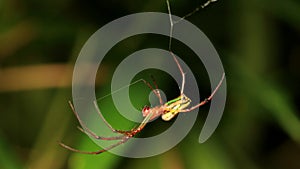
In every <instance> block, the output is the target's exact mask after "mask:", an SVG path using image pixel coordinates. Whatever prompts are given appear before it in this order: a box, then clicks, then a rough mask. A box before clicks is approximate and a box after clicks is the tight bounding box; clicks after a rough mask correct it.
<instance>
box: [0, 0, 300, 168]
mask: <svg viewBox="0 0 300 169" xmlns="http://www.w3.org/2000/svg"><path fill="white" fill-rule="evenodd" d="M204 2H205V1H199V0H197V1H191V0H189V1H185V0H174V1H171V2H170V3H171V8H172V13H173V14H174V15H177V16H184V15H185V14H187V13H189V12H191V11H193V10H194V9H195V8H196V7H197V6H199V5H201V4H203V3H204ZM150 11H153V12H167V6H166V3H165V1H164V0H144V1H134V0H124V1H116V0H114V1H96V0H89V1H79V0H75V1H72V0H45V1H37V0H27V1H21V0H2V1H1V2H0V112H1V113H0V168H1V169H21V168H30V169H40V168H43V169H61V168H72V169H80V168H101V169H102V168H106V169H109V168H130V169H133V168H143V169H147V168H149V169H150V168H151V169H153V168H164V169H168V168H172V169H183V168H195V169H199V168H203V169H208V168H209V169H233V168H245V169H262V168H264V169H265V168H270V169H271V168H272V169H281V168H289V169H299V168H300V162H299V159H300V146H299V145H300V120H299V119H300V113H299V109H300V106H299V100H300V90H299V89H298V87H299V81H300V80H299V79H300V69H299V63H300V34H299V32H300V24H299V23H300V12H299V11H300V2H299V1H297V0H285V1H281V0H272V1H271V0H262V1H260V0H229V1H224V0H220V1H218V2H217V3H214V4H212V5H210V6H209V7H207V8H205V9H203V10H200V11H199V12H197V13H195V14H194V15H192V16H191V17H188V18H187V20H189V21H190V22H192V23H193V24H195V25H197V26H198V27H199V28H200V29H201V30H202V31H203V32H204V33H205V34H206V35H207V36H208V38H209V39H210V40H211V41H212V43H213V44H214V46H215V48H216V49H217V51H218V52H219V55H220V58H221V60H222V62H223V65H224V69H225V72H226V79H227V92H228V95H227V103H226V107H225V112H224V115H223V118H222V120H221V123H220V124H219V127H218V128H217V130H216V132H215V133H214V135H213V136H212V137H211V138H210V139H209V140H208V141H207V142H205V143H204V144H199V143H198V136H199V133H200V130H201V126H202V125H203V122H204V120H205V117H206V114H207V110H208V107H209V106H206V107H203V108H202V109H200V112H199V119H197V122H196V124H195V125H194V128H193V129H192V131H191V132H190V133H189V135H188V136H187V137H186V138H185V139H184V140H183V141H182V142H181V143H180V144H178V145H177V146H176V147H174V148H173V149H171V150H170V151H168V152H166V153H163V154H161V155H158V156H155V157H150V158H144V159H130V158H123V157H118V156H115V155H113V154H110V153H105V154H101V155H98V156H94V155H82V154H77V153H73V152H70V151H67V150H65V149H63V148H61V147H59V146H58V144H57V141H60V140H63V141H64V142H65V143H67V144H69V145H72V146H74V147H77V148H80V149H82V150H97V149H99V147H97V146H96V145H95V144H94V143H93V142H92V141H91V140H90V139H89V138H88V137H87V136H86V135H84V134H83V133H80V132H79V131H78V130H77V129H76V126H77V125H78V122H77V120H76V119H75V117H74V116H73V114H72V111H71V109H70V108H69V105H68V100H71V98H72V96H71V84H72V81H71V78H72V70H73V65H74V64H75V60H76V58H77V56H78V54H79V52H80V49H81V48H82V46H83V45H84V43H85V42H86V41H87V39H88V38H89V37H90V36H91V35H92V34H93V33H94V32H95V31H96V30H98V29H99V28H101V27H102V26H103V25H105V24H107V23H109V22H110V21H112V20H114V19H117V18H119V17H122V16H124V15H128V14H133V13H137V12H150ZM167 45H168V38H167V37H161V36H155V35H153V36H151V35H141V36H137V37H132V38H129V39H126V40H124V41H122V43H120V44H118V45H117V46H116V47H115V48H114V49H113V50H112V51H111V52H110V53H109V54H108V56H107V57H105V59H104V61H103V63H102V67H103V70H99V73H98V76H97V77H98V81H97V87H98V88H97V94H98V95H97V96H98V97H101V96H103V95H104V94H107V93H108V92H109V91H110V88H109V85H110V81H111V76H112V74H113V71H114V69H115V68H116V66H117V65H118V64H119V63H120V62H121V61H122V59H124V58H126V56H128V55H129V54H130V53H132V52H133V51H136V50H139V49H143V48H145V47H160V48H164V49H166V48H167ZM173 49H174V52H176V54H177V55H178V56H180V57H181V58H182V59H183V60H184V61H185V62H186V63H187V64H188V65H189V66H190V67H191V69H192V70H193V72H194V73H195V72H196V73H195V74H196V78H197V80H198V83H199V86H200V87H201V89H200V91H201V94H202V93H203V94H206V95H209V92H210V84H209V79H208V75H207V73H206V71H205V68H204V67H203V66H202V67H201V66H199V64H201V62H200V61H199V60H197V57H196V56H193V53H192V52H190V51H189V49H187V47H186V46H184V45H183V44H180V43H179V42H176V41H174V45H173ZM149 74H151V75H153V76H154V77H155V79H156V81H157V83H158V84H159V86H160V88H162V89H164V90H165V93H166V95H167V96H168V99H172V98H174V97H176V96H178V95H179V89H178V87H177V86H176V84H175V83H174V80H172V79H171V77H170V76H168V75H167V74H164V73H161V72H160V71H158V70H148V71H145V72H142V73H141V74H139V75H138V76H137V77H136V79H139V78H142V77H143V78H145V79H147V80H149V81H151V78H149V76H148V75H149ZM146 89H147V87H146ZM130 90H131V93H132V95H135V94H136V93H138V94H137V96H134V97H132V98H131V99H132V100H133V102H134V105H135V106H136V107H137V108H141V107H143V106H144V105H146V104H148V103H147V99H148V96H147V94H145V93H141V94H139V93H140V92H138V88H137V89H136V91H135V88H134V87H133V88H131V89H130ZM147 90H148V89H147ZM148 91H149V90H148ZM110 104H112V101H111V100H109V99H108V100H107V101H106V102H105V103H103V104H100V106H101V107H103V108H104V109H107V112H110V111H111V112H115V111H116V110H114V108H113V107H111V106H112V105H110ZM137 116H140V114H139V115H137ZM123 121H124V122H123ZM110 122H111V123H112V125H113V126H115V127H116V128H119V129H130V127H131V126H134V124H133V123H130V122H128V121H126V120H124V119H123V120H118V119H117V120H113V119H111V120H110ZM171 124H172V122H169V123H167V122H163V121H162V120H160V119H158V120H157V121H155V122H154V124H152V123H151V124H150V125H149V126H147V127H146V128H145V130H144V131H143V132H144V133H142V134H141V135H139V136H140V137H146V136H149V135H155V134H157V133H159V132H162V131H163V130H164V129H166V128H167V127H168V126H170V125H171ZM145 146H147V145H145ZM131 148H132V149H134V146H133V147H131Z"/></svg>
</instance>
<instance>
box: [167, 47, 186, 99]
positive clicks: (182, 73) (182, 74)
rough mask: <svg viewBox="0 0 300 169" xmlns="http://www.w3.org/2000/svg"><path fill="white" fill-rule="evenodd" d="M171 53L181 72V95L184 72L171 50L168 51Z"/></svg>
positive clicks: (181, 93) (181, 92)
mask: <svg viewBox="0 0 300 169" xmlns="http://www.w3.org/2000/svg"><path fill="white" fill-rule="evenodd" d="M170 53H171V55H172V56H173V58H174V60H175V62H176V64H177V66H178V68H179V71H180V73H181V77H182V82H181V89H180V95H183V91H184V85H185V73H184V72H183V70H182V67H181V66H180V64H179V62H178V60H177V58H176V56H175V55H174V53H173V52H172V51H170Z"/></svg>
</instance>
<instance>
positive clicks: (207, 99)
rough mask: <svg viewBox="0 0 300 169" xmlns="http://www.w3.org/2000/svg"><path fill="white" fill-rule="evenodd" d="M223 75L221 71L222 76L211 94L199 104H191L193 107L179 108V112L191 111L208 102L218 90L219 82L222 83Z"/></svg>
mask: <svg viewBox="0 0 300 169" xmlns="http://www.w3.org/2000/svg"><path fill="white" fill-rule="evenodd" d="M224 77H225V73H223V75H222V78H221V80H220V82H219V84H218V85H217V87H216V88H215V90H214V91H213V92H212V93H211V95H210V96H209V97H208V98H205V99H204V100H203V101H202V102H200V103H199V104H197V105H195V106H193V107H191V108H189V109H184V110H180V112H190V111H192V110H194V109H196V108H198V107H201V106H203V105H205V104H206V103H208V102H209V101H210V100H211V99H212V98H213V96H214V95H215V93H216V92H217V91H218V89H219V88H220V86H221V84H222V82H223V80H224Z"/></svg>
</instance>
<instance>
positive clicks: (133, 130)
mask: <svg viewBox="0 0 300 169" xmlns="http://www.w3.org/2000/svg"><path fill="white" fill-rule="evenodd" d="M94 105H95V107H96V109H97V113H98V114H99V116H100V117H101V118H102V119H103V121H104V123H105V124H106V125H107V127H108V128H110V129H111V131H112V132H114V133H120V134H123V135H132V134H134V133H138V132H139V131H140V130H142V129H143V127H144V126H145V125H146V124H147V122H148V121H149V120H150V117H151V116H152V114H153V113H149V114H148V115H147V116H146V117H145V118H144V120H143V121H142V123H141V124H140V125H139V126H138V127H135V128H133V129H131V130H128V131H126V130H116V129H114V128H113V127H112V126H111V125H110V124H109V123H108V122H107V121H106V120H105V118H104V117H103V115H102V114H101V113H100V110H99V107H98V105H97V102H96V101H94ZM117 137H118V136H117ZM118 138H119V137H118Z"/></svg>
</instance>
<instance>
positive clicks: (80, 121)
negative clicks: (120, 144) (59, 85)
mask: <svg viewBox="0 0 300 169" xmlns="http://www.w3.org/2000/svg"><path fill="white" fill-rule="evenodd" d="M69 105H70V107H71V109H72V111H73V113H74V114H75V116H76V118H77V120H78V122H79V123H80V124H81V126H82V127H83V128H84V129H83V128H81V127H78V129H79V130H80V131H82V132H84V133H85V134H88V135H90V136H92V137H94V138H95V139H100V140H117V139H122V137H123V136H116V137H101V136H97V135H96V134H95V133H94V132H93V131H91V130H90V129H89V128H88V127H87V126H86V125H85V124H84V123H83V122H82V120H81V119H80V118H79V115H78V113H77V112H76V111H75V108H74V106H73V104H72V103H71V101H69Z"/></svg>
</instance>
